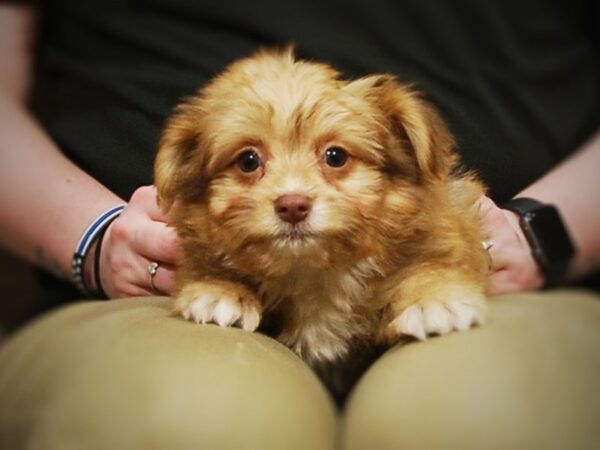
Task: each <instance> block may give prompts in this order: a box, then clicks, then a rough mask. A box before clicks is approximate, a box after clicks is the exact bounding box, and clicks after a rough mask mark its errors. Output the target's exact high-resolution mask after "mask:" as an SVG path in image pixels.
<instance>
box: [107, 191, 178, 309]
mask: <svg viewBox="0 0 600 450" xmlns="http://www.w3.org/2000/svg"><path fill="white" fill-rule="evenodd" d="M179 251H180V249H179V240H178V237H177V234H176V233H175V230H174V229H173V228H170V227H169V226H168V225H167V224H166V221H165V217H164V215H163V214H162V212H161V211H160V208H159V207H158V205H157V202H156V189H155V188H154V186H144V187H141V188H139V189H137V190H136V191H135V192H134V193H133V195H132V196H131V199H130V200H129V203H128V204H127V206H126V207H125V210H124V211H123V212H122V213H121V215H120V216H119V217H118V218H117V219H116V220H115V221H114V222H113V223H112V224H111V225H110V226H109V228H108V229H107V231H106V234H105V235H104V239H103V241H102V246H101V254H100V279H101V281H102V286H103V288H104V291H105V292H106V294H107V296H108V297H109V298H119V297H133V296H142V295H160V294H171V293H172V292H173V289H174V273H175V264H176V263H177V260H178V258H179ZM153 262H156V263H158V269H157V271H156V274H155V275H154V277H153V278H152V280H151V277H150V273H149V271H148V267H149V265H150V264H151V263H153Z"/></svg>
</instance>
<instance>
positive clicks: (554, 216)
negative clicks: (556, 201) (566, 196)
mask: <svg viewBox="0 0 600 450" xmlns="http://www.w3.org/2000/svg"><path fill="white" fill-rule="evenodd" d="M523 220H524V222H525V224H526V226H527V227H528V228H529V229H530V231H531V233H530V236H531V238H532V239H534V240H535V241H536V242H532V247H534V248H536V247H537V248H536V250H538V251H541V254H539V255H538V256H540V257H542V258H543V259H545V262H546V263H549V264H553V263H556V262H564V261H568V260H569V259H570V258H571V257H572V256H573V253H574V248H573V245H572V244H571V239H570V238H569V234H568V232H567V230H566V229H565V226H564V225H563V222H562V219H561V218H560V215H559V214H558V211H557V210H556V209H555V208H554V207H552V206H544V207H541V208H539V209H536V210H534V211H530V212H528V213H526V214H525V215H524V216H523Z"/></svg>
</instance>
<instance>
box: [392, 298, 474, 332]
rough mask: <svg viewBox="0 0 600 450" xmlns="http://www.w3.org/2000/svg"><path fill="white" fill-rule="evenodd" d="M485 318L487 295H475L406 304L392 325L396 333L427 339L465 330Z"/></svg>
mask: <svg viewBox="0 0 600 450" xmlns="http://www.w3.org/2000/svg"><path fill="white" fill-rule="evenodd" d="M484 322H485V299H484V297H483V296H472V297H469V298H466V299H464V300H446V301H435V300H434V301H427V302H422V303H417V304H414V305H411V306H409V307H408V308H406V309H405V310H404V311H402V313H401V314H400V315H399V316H398V317H396V318H395V319H394V320H393V321H392V322H391V323H390V325H389V326H390V327H392V328H393V329H394V331H395V332H396V333H397V334H403V335H409V336H414V337H416V338H417V339H420V340H425V339H427V336H428V335H433V334H437V335H442V334H447V333H450V332H451V331H454V330H456V331H464V330H468V329H469V328H471V326H473V325H482V324H483V323H484Z"/></svg>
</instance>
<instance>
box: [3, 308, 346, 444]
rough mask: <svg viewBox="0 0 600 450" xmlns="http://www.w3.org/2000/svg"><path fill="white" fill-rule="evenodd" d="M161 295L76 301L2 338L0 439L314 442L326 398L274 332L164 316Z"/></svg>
mask: <svg viewBox="0 0 600 450" xmlns="http://www.w3.org/2000/svg"><path fill="white" fill-rule="evenodd" d="M168 302H169V300H168V299H165V298H155V299H127V300H116V301H111V302H89V303H80V304H76V305H73V306H70V307H67V308H65V309H62V310H59V311H57V312H54V313H51V314H50V315H49V316H47V317H44V318H42V319H41V320H39V321H37V322H35V323H33V324H32V325H29V326H27V327H25V329H23V330H22V331H21V332H19V333H17V334H16V335H15V336H13V337H12V338H11V339H9V340H8V341H7V342H5V343H4V344H3V345H2V346H1V347H0V448H2V449H11V450H19V449H43V450H54V449H60V450H70V449H77V450H94V449H99V450H100V449H102V450H106V449H111V450H119V449H127V450H136V449H144V450H152V449H168V450H177V449H209V450H219V449H236V450H239V449H260V450H267V449H278V450H283V449H285V450H288V449H298V450H307V449H314V450H318V449H323V450H330V449H332V448H333V447H334V445H335V444H334V443H335V437H336V436H335V435H336V431H337V430H336V426H337V423H336V422H337V418H336V413H335V409H334V406H333V404H332V402H331V400H330V398H329V396H328V394H327V393H326V392H325V390H324V388H323V387H322V385H321V384H320V383H319V382H318V380H317V379H316V377H315V376H314V375H313V373H312V372H311V371H310V370H309V369H308V368H307V367H306V366H305V365H304V364H303V363H302V362H301V361H300V360H299V359H298V358H297V357H296V356H294V355H293V354H292V353H291V352H290V351H288V350H287V349H286V348H284V347H283V346H282V345H280V344H278V343H277V342H275V341H274V340H272V339H269V338H267V337H265V336H262V335H260V334H257V333H248V332H244V331H241V330H238V329H224V328H219V327H217V326H214V325H205V326H201V325H197V324H193V323H189V322H185V321H184V320H182V319H179V318H176V317H171V316H170V314H169V309H168Z"/></svg>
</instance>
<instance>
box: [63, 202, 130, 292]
mask: <svg viewBox="0 0 600 450" xmlns="http://www.w3.org/2000/svg"><path fill="white" fill-rule="evenodd" d="M124 208H125V205H118V206H114V207H112V208H110V209H109V210H107V211H105V212H103V213H102V214H100V215H99V216H98V218H97V219H96V220H94V221H93V222H92V223H91V224H90V226H89V227H87V229H86V230H85V231H84V233H83V235H82V236H81V239H79V242H78V243H77V246H76V247H75V253H74V254H73V263H72V265H71V266H72V270H73V282H74V283H75V286H77V289H79V290H80V291H81V293H82V294H83V295H85V296H86V297H90V298H91V297H93V294H92V292H91V290H90V289H89V287H88V286H87V284H86V282H85V275H84V270H83V266H84V264H85V258H86V257H87V255H88V252H89V251H90V248H91V247H92V245H93V244H94V242H96V240H97V239H98V237H99V236H100V235H101V234H102V233H103V231H104V230H106V228H107V227H108V226H109V225H110V224H111V223H112V221H113V220H115V219H116V218H117V217H119V215H120V214H121V212H122V211H123V209H124Z"/></svg>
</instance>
